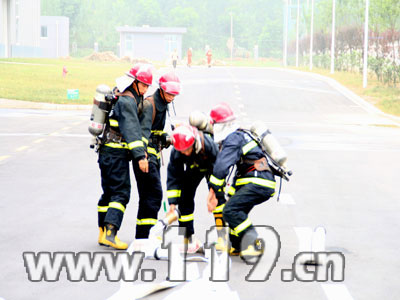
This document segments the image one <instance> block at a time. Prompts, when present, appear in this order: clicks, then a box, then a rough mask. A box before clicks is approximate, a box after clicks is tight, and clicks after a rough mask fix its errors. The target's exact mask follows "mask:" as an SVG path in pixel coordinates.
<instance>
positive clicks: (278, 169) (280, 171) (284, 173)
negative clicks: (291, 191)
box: [238, 128, 293, 201]
mask: <svg viewBox="0 0 400 300" xmlns="http://www.w3.org/2000/svg"><path fill="white" fill-rule="evenodd" d="M238 130H239V131H241V132H243V133H245V134H247V135H248V136H249V137H250V138H251V139H252V140H253V141H255V142H256V143H257V145H258V146H259V147H260V148H261V150H262V152H263V154H264V155H265V158H266V159H267V164H268V165H269V167H270V168H271V171H272V174H274V175H277V176H279V178H280V182H279V191H278V198H277V201H279V196H280V194H281V189H282V178H283V179H285V180H286V181H289V176H292V174H293V172H292V171H291V170H286V169H284V168H283V167H282V166H281V165H279V163H278V162H277V161H275V160H274V159H273V158H272V157H271V155H270V154H269V153H268V151H267V150H266V149H265V146H264V145H263V143H262V140H263V139H264V137H265V136H266V135H267V134H271V132H270V131H269V130H266V131H265V132H263V133H262V134H261V135H260V136H259V137H258V136H256V135H254V134H253V133H252V132H251V131H250V130H247V129H243V128H239V129H238Z"/></svg>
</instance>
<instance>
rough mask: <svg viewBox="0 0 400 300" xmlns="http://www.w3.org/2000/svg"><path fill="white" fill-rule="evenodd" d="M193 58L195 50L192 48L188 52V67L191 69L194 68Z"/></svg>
mask: <svg viewBox="0 0 400 300" xmlns="http://www.w3.org/2000/svg"><path fill="white" fill-rule="evenodd" d="M192 56H193V50H192V48H189V49H188V51H187V65H188V67H189V68H190V67H191V66H192Z"/></svg>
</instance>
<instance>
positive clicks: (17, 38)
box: [0, 0, 69, 58]
mask: <svg viewBox="0 0 400 300" xmlns="http://www.w3.org/2000/svg"><path fill="white" fill-rule="evenodd" d="M0 28H1V30H0V57H6V58H8V57H59V56H67V55H69V21H68V18H66V17H41V16H40V0H0Z"/></svg>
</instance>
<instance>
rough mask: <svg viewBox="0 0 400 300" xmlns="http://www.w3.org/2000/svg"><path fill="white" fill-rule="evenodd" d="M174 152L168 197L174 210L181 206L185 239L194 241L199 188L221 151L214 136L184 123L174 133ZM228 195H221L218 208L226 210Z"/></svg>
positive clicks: (181, 222) (170, 165)
mask: <svg viewBox="0 0 400 300" xmlns="http://www.w3.org/2000/svg"><path fill="white" fill-rule="evenodd" d="M172 143H173V145H174V148H173V149H172V151H171V156H170V161H169V164H168V178H167V198H168V202H169V205H170V211H171V212H172V211H173V210H174V209H175V208H176V206H179V210H180V212H181V217H180V218H179V226H181V227H185V228H186V231H185V237H184V242H185V243H187V244H189V243H192V242H194V241H193V240H192V236H193V234H194V226H193V221H194V218H193V212H194V207H195V203H194V197H195V193H196V189H197V187H198V186H199V184H200V182H201V180H202V179H203V178H206V180H207V181H208V180H209V178H210V174H211V172H212V170H213V165H214V162H215V159H216V157H217V154H218V146H217V144H216V143H214V141H213V139H212V137H211V136H209V135H207V134H203V133H202V132H201V131H198V130H197V128H195V127H193V126H190V125H180V126H178V127H177V128H176V129H175V130H174V131H173V132H172ZM224 203H225V197H224V195H222V197H218V199H217V203H216V205H215V206H216V208H215V210H216V211H218V210H220V211H222V208H223V205H224ZM221 217H222V216H221V213H220V214H219V216H217V218H216V224H217V226H218V225H220V226H223V225H222V224H220V222H222V218H221Z"/></svg>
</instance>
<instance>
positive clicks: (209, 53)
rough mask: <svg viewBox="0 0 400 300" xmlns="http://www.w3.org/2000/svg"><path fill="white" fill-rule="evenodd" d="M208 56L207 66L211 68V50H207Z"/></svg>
mask: <svg viewBox="0 0 400 300" xmlns="http://www.w3.org/2000/svg"><path fill="white" fill-rule="evenodd" d="M206 56H207V65H208V67H209V68H211V59H212V53H211V49H208V50H207V53H206Z"/></svg>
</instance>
